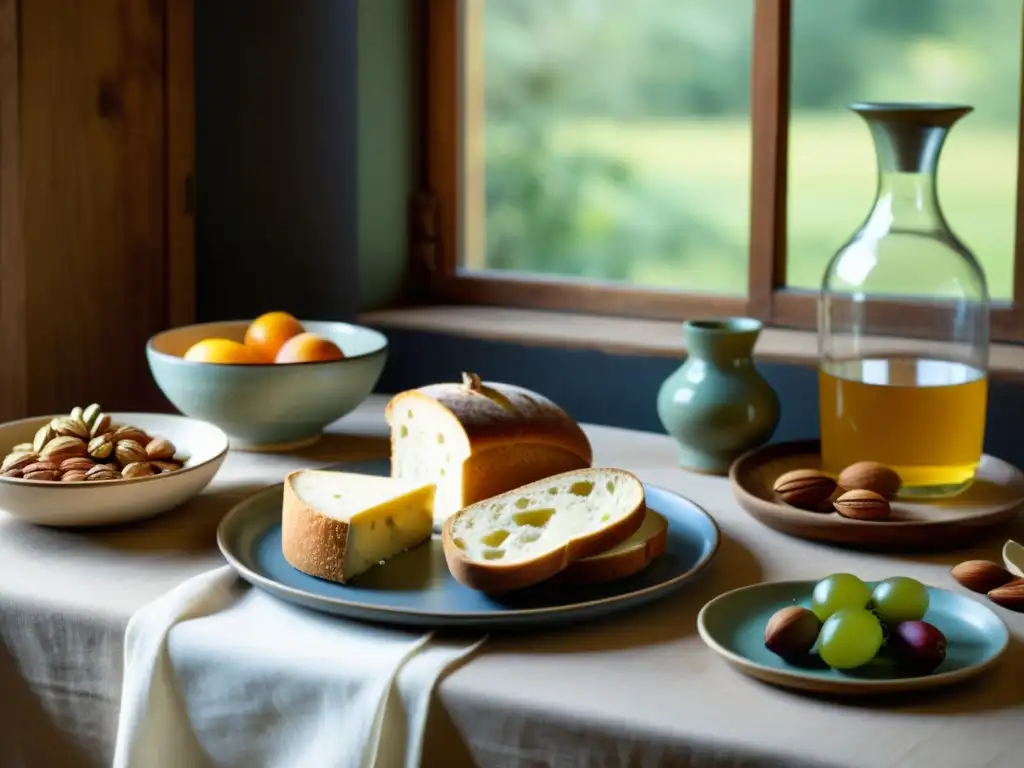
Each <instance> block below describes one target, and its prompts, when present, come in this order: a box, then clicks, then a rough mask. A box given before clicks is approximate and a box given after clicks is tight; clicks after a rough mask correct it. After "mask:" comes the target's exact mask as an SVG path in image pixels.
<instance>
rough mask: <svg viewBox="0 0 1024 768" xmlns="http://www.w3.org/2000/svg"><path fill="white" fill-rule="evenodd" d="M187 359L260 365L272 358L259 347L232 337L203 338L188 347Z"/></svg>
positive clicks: (195, 361) (201, 361) (199, 361)
mask: <svg viewBox="0 0 1024 768" xmlns="http://www.w3.org/2000/svg"><path fill="white" fill-rule="evenodd" d="M185 359H186V360H190V361H192V362H193V363H229V364H235V365H258V364H261V363H269V362H271V360H270V359H269V358H267V357H265V356H264V355H263V353H262V352H260V351H259V350H258V349H254V348H253V347H247V346H246V345H245V344H242V343H240V342H237V341H231V340H230V339H203V340H202V341H198V342H196V343H195V344H193V345H192V346H191V347H189V348H188V351H187V352H186V353H185Z"/></svg>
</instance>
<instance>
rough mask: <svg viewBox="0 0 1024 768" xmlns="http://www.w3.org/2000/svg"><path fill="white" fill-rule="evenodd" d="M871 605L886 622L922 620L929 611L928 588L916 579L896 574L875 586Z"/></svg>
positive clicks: (896, 622)
mask: <svg viewBox="0 0 1024 768" xmlns="http://www.w3.org/2000/svg"><path fill="white" fill-rule="evenodd" d="M871 607H872V608H874V610H875V613H877V614H878V617H879V618H880V619H881V620H882V621H884V622H885V623H886V624H898V623H899V622H901V621H920V620H921V619H923V618H924V615H925V614H926V613H927V612H928V589H927V588H926V587H925V586H924V584H922V583H921V582H919V581H915V580H914V579H908V578H907V577H906V576H894V577H893V578H891V579H886V580H885V581H880V582H878V584H877V585H876V586H875V590H874V591H873V592H872V593H871Z"/></svg>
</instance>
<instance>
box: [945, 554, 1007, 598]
mask: <svg viewBox="0 0 1024 768" xmlns="http://www.w3.org/2000/svg"><path fill="white" fill-rule="evenodd" d="M950 574H951V575H952V576H953V578H954V579H956V580H957V582H959V583H960V585H961V586H963V587H966V588H967V589H969V590H971V591H972V592H977V593H978V594H981V595H985V594H988V593H989V592H991V591H992V590H993V589H996V588H997V587H1001V586H1003V585H1004V584H1007V583H1009V582H1011V581H1013V574H1012V573H1010V572H1009V571H1008V570H1006V569H1005V568H1003V566H1001V565H999V563H993V562H992V561H991V560H966V561H965V562H962V563H960V564H959V565H956V566H954V567H953V569H952V570H951V571H950Z"/></svg>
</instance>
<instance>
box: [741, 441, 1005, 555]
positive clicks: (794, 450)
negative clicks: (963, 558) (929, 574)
mask: <svg viewBox="0 0 1024 768" xmlns="http://www.w3.org/2000/svg"><path fill="white" fill-rule="evenodd" d="M820 466H821V457H820V443H819V442H818V441H816V440H808V441H802V442H794V443H779V444H777V445H769V446H766V447H764V448H758V449H757V450H754V451H751V452H749V453H747V454H744V455H743V456H741V457H740V458H738V459H737V460H736V461H735V462H734V463H733V465H732V467H731V468H730V470H729V480H730V482H731V484H732V491H733V495H734V496H735V497H736V501H737V502H739V505H740V506H741V507H742V508H743V509H744V510H745V511H746V512H747V513H748V514H750V515H751V516H752V517H754V518H755V519H756V520H758V521H759V522H761V523H763V524H764V525H767V526H768V527H769V528H774V529H775V530H776V531H780V532H782V533H786V534H789V535H790V536H796V537H799V538H802V539H811V540H813V541H823V542H827V543H829V544H841V545H846V546H851V547H859V548H863V549H941V548H944V547H948V548H956V547H959V546H962V545H964V544H965V543H966V542H967V540H969V539H970V538H973V537H975V536H977V535H979V534H982V533H984V532H986V531H987V530H989V529H991V528H994V527H996V526H999V525H1002V524H1004V523H1006V522H1008V521H1009V520H1011V519H1012V518H1013V517H1014V516H1015V515H1016V514H1017V511H1018V509H1019V508H1020V506H1021V505H1022V503H1024V473H1022V472H1021V471H1020V470H1019V469H1017V468H1016V467H1014V466H1012V465H1010V464H1007V463H1006V462H1005V461H1003V460H1001V459H997V458H995V457H994V456H988V455H985V456H983V457H982V460H981V464H980V465H979V467H978V472H977V475H976V479H975V481H974V483H973V484H972V485H971V487H970V488H968V489H967V490H966V491H964V492H963V493H962V494H960V495H959V496H956V497H954V498H951V499H943V500H941V501H935V502H929V503H924V502H909V501H907V502H904V501H898V500H897V501H894V502H893V503H892V516H891V517H890V518H889V519H887V520H883V521H876V522H868V521H863V520H850V519H848V518H845V517H841V516H840V515H838V514H836V513H834V512H833V513H819V512H807V511H804V510H802V509H797V508H796V507H792V506H790V505H788V504H784V503H782V502H781V501H780V500H779V498H778V496H777V495H776V494H775V492H774V491H773V490H772V486H773V485H774V484H775V479H776V478H777V477H778V476H779V475H781V474H782V473H783V472H788V471H790V470H792V469H818V468H820Z"/></svg>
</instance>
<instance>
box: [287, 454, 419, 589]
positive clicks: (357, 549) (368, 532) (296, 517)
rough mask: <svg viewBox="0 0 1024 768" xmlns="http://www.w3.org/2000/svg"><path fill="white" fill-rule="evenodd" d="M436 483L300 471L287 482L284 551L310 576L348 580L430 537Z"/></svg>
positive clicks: (288, 559) (288, 477) (295, 566)
mask: <svg viewBox="0 0 1024 768" xmlns="http://www.w3.org/2000/svg"><path fill="white" fill-rule="evenodd" d="M434 491H435V488H434V486H433V485H423V484H420V483H412V482H408V481H403V480H395V479H392V478H389V477H371V476H368V475H357V474H350V473H347V472H327V471H319V470H311V469H307V470H300V471H298V472H292V473H291V474H289V475H288V476H287V477H286V478H285V481H284V501H283V503H282V507H281V549H282V552H283V554H284V558H285V560H287V561H288V563H289V564H290V565H291V566H292V567H293V568H296V569H298V570H300V571H302V572H303V573H306V574H309V575H310V576H316V577H317V578H320V579H327V580H328V581H335V582H339V583H341V584H344V583H345V582H347V581H348V580H349V579H351V578H353V577H355V576H358V575H359V574H361V573H365V572H366V571H367V570H369V569H370V568H372V567H373V566H375V565H377V564H379V563H382V562H384V561H385V560H387V559H389V558H391V557H394V556H395V555H398V554H401V553H402V552H405V551H406V550H407V549H412V548H413V547H415V546H417V545H419V544H422V543H423V542H425V541H427V540H429V539H430V535H431V532H432V530H433V523H434V514H433V512H434Z"/></svg>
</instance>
